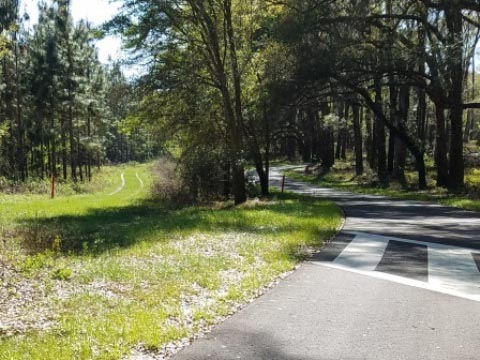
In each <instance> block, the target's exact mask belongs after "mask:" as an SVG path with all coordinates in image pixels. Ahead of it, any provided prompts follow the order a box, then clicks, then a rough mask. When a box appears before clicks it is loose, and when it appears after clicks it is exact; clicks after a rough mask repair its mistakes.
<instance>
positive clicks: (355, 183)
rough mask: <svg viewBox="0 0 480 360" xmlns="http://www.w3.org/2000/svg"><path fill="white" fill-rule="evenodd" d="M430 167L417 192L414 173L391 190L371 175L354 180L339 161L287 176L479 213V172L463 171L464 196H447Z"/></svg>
mask: <svg viewBox="0 0 480 360" xmlns="http://www.w3.org/2000/svg"><path fill="white" fill-rule="evenodd" d="M432 168H433V164H430V171H429V177H428V179H427V180H428V189H427V190H422V191H420V190H418V189H416V184H417V181H418V176H417V174H416V172H415V171H407V172H406V178H407V182H408V184H409V185H408V186H407V187H405V186H404V185H401V184H399V183H398V182H393V183H391V184H390V187H388V188H383V187H380V186H376V185H375V184H374V183H372V182H371V178H372V176H370V177H368V176H364V177H356V176H355V168H354V164H353V163H352V162H348V161H347V162H339V163H337V164H336V165H335V166H334V168H333V169H332V171H330V172H328V173H326V174H321V175H319V174H317V173H306V172H305V167H304V166H300V167H295V168H294V169H290V170H287V171H286V172H285V173H286V175H287V176H288V177H290V178H292V179H296V180H301V181H305V182H308V183H311V184H314V185H319V186H324V187H330V188H335V189H340V190H345V191H352V192H357V193H363V194H373V195H381V196H389V197H394V198H400V199H406V200H420V201H433V202H437V203H440V204H444V205H448V206H453V207H458V208H462V209H466V210H472V211H480V169H467V170H466V177H465V183H466V191H465V192H464V193H463V194H455V193H450V192H448V191H447V190H446V189H443V188H438V187H435V182H434V171H433V170H432Z"/></svg>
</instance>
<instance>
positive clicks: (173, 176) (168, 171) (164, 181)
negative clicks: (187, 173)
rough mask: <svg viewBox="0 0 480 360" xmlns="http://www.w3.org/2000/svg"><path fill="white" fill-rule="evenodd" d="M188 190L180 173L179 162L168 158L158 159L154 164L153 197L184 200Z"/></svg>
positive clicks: (173, 200) (164, 199)
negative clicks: (176, 162)
mask: <svg viewBox="0 0 480 360" xmlns="http://www.w3.org/2000/svg"><path fill="white" fill-rule="evenodd" d="M187 194H188V190H187V189H186V186H185V185H184V181H183V179H182V177H181V175H180V171H179V169H178V166H177V164H175V163H174V162H173V161H172V160H169V159H167V158H162V159H160V160H158V161H157V162H156V163H155V165H154V166H153V185H152V195H153V198H155V199H157V200H161V201H168V202H170V201H171V202H177V201H182V202H183V201H184V200H186V198H187V197H188V195H187Z"/></svg>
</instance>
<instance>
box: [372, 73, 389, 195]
mask: <svg viewBox="0 0 480 360" xmlns="http://www.w3.org/2000/svg"><path fill="white" fill-rule="evenodd" d="M375 107H376V108H377V109H378V110H380V111H381V109H382V88H381V86H380V79H378V78H377V79H375ZM375 125H376V138H377V139H376V140H377V141H376V148H377V153H378V168H377V174H378V180H379V182H380V184H381V185H382V186H385V187H388V185H389V184H388V183H389V180H388V168H387V152H386V134H385V124H384V123H383V121H382V119H380V117H379V116H375Z"/></svg>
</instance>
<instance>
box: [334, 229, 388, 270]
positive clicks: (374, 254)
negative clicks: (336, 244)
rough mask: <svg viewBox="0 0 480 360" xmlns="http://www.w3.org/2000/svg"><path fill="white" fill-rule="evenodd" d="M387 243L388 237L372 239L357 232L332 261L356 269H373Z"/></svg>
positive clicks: (380, 258)
mask: <svg viewBox="0 0 480 360" xmlns="http://www.w3.org/2000/svg"><path fill="white" fill-rule="evenodd" d="M387 245H388V238H381V239H379V238H375V239H372V238H371V237H370V236H369V235H366V234H357V236H356V237H355V238H354V239H353V240H352V241H351V242H350V244H348V245H347V247H346V248H345V249H344V250H343V251H342V252H341V254H340V255H339V256H338V257H337V258H336V259H335V260H334V263H335V264H336V265H339V266H344V267H353V268H355V269H358V270H363V271H374V270H375V268H376V267H377V265H378V263H379V262H380V260H382V257H383V254H384V253H385V249H386V248H387Z"/></svg>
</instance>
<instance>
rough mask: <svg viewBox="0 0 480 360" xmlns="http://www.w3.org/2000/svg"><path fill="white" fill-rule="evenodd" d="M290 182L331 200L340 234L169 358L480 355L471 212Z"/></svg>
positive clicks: (478, 227)
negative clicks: (340, 212)
mask: <svg viewBox="0 0 480 360" xmlns="http://www.w3.org/2000/svg"><path fill="white" fill-rule="evenodd" d="M281 170H282V169H274V170H273V171H272V174H271V178H272V179H271V180H272V184H273V185H279V183H280V180H281ZM286 188H287V189H288V190H290V191H296V192H300V193H305V194H309V195H312V196H319V197H325V198H330V199H332V200H334V201H336V202H337V203H338V204H339V205H340V206H341V207H342V208H343V209H344V211H345V213H346V215H347V219H346V222H345V225H344V228H343V230H342V232H341V233H340V234H339V235H338V237H337V239H336V240H334V241H333V242H332V243H331V244H329V245H327V246H326V247H325V249H324V250H323V251H322V252H320V254H319V255H318V256H316V257H314V258H312V259H311V261H309V262H307V263H305V264H304V265H303V266H302V267H301V268H300V269H299V270H298V271H296V272H295V273H293V274H292V275H291V276H289V277H288V278H287V279H286V280H284V281H282V282H281V283H280V284H279V285H278V286H276V287H275V288H274V289H272V290H271V291H269V292H268V293H267V294H265V295H264V296H262V297H261V298H259V299H258V300H256V301H255V302H253V303H252V304H250V305H249V306H247V307H246V308H245V309H244V310H242V311H240V312H239V313H238V314H236V315H234V316H232V317H231V318H229V319H227V320H226V321H225V322H224V323H222V324H220V325H218V326H217V327H216V328H215V329H214V330H213V331H212V333H210V334H208V335H207V336H205V337H203V338H201V339H199V340H197V341H196V342H195V343H194V344H193V345H192V346H189V347H187V348H185V349H184V350H182V351H181V352H180V353H179V354H177V356H175V357H174V359H175V360H187V359H192V360H193V359H195V360H202V359H218V360H220V359H222V360H228V359H251V360H257V359H258V360H260V359H262V360H267V359H269V360H277V359H278V360H300V359H305V360H310V359H412V360H413V359H415V360H417V359H432V360H433V359H479V358H480V332H479V330H480V297H478V296H480V277H479V274H480V265H479V263H480V259H479V257H480V255H479V253H480V251H478V250H479V249H480V216H479V215H478V214H477V213H472V212H467V211H462V210H458V209H453V208H449V207H445V206H439V205H434V204H430V203H425V202H411V201H402V200H394V199H389V198H384V197H378V196H367V195H358V194H352V193H347V192H341V191H337V190H332V189H320V188H317V187H314V186H311V185H307V184H304V183H301V182H298V181H291V180H288V181H287V183H286ZM476 259H477V260H479V263H476V262H475V260H476ZM476 265H477V266H476ZM477 298H478V300H479V301H476V300H475V299H477Z"/></svg>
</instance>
